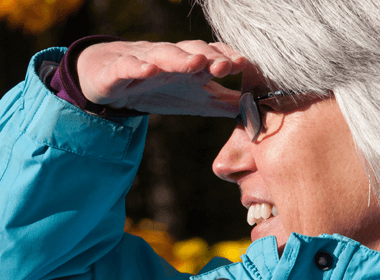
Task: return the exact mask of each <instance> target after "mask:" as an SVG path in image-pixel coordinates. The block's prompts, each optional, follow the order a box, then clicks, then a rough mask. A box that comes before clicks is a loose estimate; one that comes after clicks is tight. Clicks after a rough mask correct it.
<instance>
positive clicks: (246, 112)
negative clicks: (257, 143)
mask: <svg viewBox="0 0 380 280" xmlns="http://www.w3.org/2000/svg"><path fill="white" fill-rule="evenodd" d="M239 106H240V114H241V118H242V121H243V123H244V126H245V130H246V131H247V133H248V136H249V137H250V138H251V139H252V141H254V140H256V138H257V136H258V135H259V133H260V129H261V119H260V114H259V111H258V109H257V106H256V103H255V101H254V100H253V95H252V94H251V93H249V92H247V93H244V94H243V95H242V96H241V97H240V101H239Z"/></svg>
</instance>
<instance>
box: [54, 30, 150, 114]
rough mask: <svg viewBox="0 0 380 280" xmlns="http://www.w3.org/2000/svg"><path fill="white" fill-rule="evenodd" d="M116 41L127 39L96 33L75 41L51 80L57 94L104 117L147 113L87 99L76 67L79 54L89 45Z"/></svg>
mask: <svg viewBox="0 0 380 280" xmlns="http://www.w3.org/2000/svg"><path fill="white" fill-rule="evenodd" d="M114 41H125V39H123V38H118V37H114V36H108V35H95V36H89V37H85V38H82V39H80V40H78V41H75V42H74V43H73V44H72V45H71V46H70V47H69V48H68V49H67V52H66V53H65V55H64V56H63V58H62V61H61V63H60V65H59V68H58V69H57V70H56V72H55V74H54V76H53V78H52V80H51V82H50V86H51V87H52V88H53V89H54V90H55V91H56V95H57V96H58V97H60V98H62V99H63V100H66V101H67V102H69V103H71V104H73V105H75V106H77V107H79V108H81V109H83V110H86V111H89V112H91V113H95V114H97V115H100V116H103V117H131V116H141V115H146V114H147V113H144V112H139V111H136V110H129V109H126V108H122V109H112V108H109V107H107V106H106V105H99V104H95V103H92V102H91V101H89V100H87V99H86V97H85V96H84V95H83V93H82V91H81V89H80V86H79V79H78V74H77V68H76V64H77V60H78V56H79V54H80V53H81V52H82V51H83V50H84V49H85V48H87V47H88V46H91V45H94V44H98V43H105V42H114Z"/></svg>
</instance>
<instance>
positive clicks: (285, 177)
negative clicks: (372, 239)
mask: <svg viewBox="0 0 380 280" xmlns="http://www.w3.org/2000/svg"><path fill="white" fill-rule="evenodd" d="M335 119H337V118H335ZM292 123H293V124H297V122H292ZM285 128H286V129H285ZM308 128H309V129H308ZM312 128H313V129H310V127H308V126H303V125H302V124H300V125H294V126H292V127H285V126H284V127H283V128H282V131H281V133H278V135H276V137H275V136H273V137H271V138H268V139H266V140H265V141H262V142H261V143H260V148H259V149H257V147H256V150H255V153H256V165H257V168H258V170H259V171H260V176H261V177H262V180H263V181H264V182H265V184H266V186H267V188H268V190H269V192H270V194H271V196H272V198H273V200H274V201H275V204H276V206H277V208H278V210H279V213H280V216H281V220H282V223H283V225H284V227H285V231H286V232H287V233H288V234H289V233H291V232H298V233H301V234H306V235H313V236H316V235H319V234H321V233H341V234H345V235H348V232H349V231H350V230H351V227H352V224H353V223H354V221H355V220H357V219H359V217H358V215H359V214H358V213H357V211H355V210H354V209H355V207H353V206H356V205H360V204H361V203H363V199H362V196H361V195H359V192H360V189H361V187H360V186H361V185H362V184H363V182H364V183H366V184H368V183H367V182H366V177H365V175H364V172H363V171H362V167H361V164H360V160H359V159H358V157H357V154H356V152H355V148H354V145H353V142H352V139H351V136H350V134H349V130H348V128H345V127H342V126H339V125H338V126H334V125H331V126H327V125H325V126H324V125H319V126H318V125H313V126H312ZM342 143H344V144H342ZM258 146H259V145H258ZM363 177H364V178H363ZM342 202H344V203H342ZM342 221H343V222H342Z"/></svg>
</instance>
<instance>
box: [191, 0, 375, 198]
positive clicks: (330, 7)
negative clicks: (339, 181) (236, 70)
mask: <svg viewBox="0 0 380 280" xmlns="http://www.w3.org/2000/svg"><path fill="white" fill-rule="evenodd" d="M198 3H200V4H201V5H202V6H203V9H204V11H205V14H206V16H207V18H208V20H209V22H210V24H211V26H212V27H213V28H214V31H215V34H216V35H217V36H218V38H219V39H220V40H221V41H223V42H225V43H227V44H228V45H230V46H232V47H233V48H234V49H236V50H237V51H238V52H240V53H241V54H243V55H244V56H246V57H247V58H248V59H249V60H250V61H251V62H254V63H256V64H257V65H258V66H259V67H260V69H261V71H262V72H263V74H264V76H266V77H268V78H269V79H271V80H272V81H274V82H275V84H276V85H277V86H279V87H280V88H284V89H291V90H294V91H296V92H315V93H316V94H319V95H321V96H323V95H326V94H327V93H328V91H329V90H332V91H333V92H334V95H335V98H336V100H337V102H338V104H339V107H340V109H341V111H342V113H343V115H344V117H345V119H346V121H347V123H348V125H349V127H350V130H351V133H352V136H353V139H354V141H355V144H356V147H357V151H358V154H359V156H361V159H362V163H363V167H364V170H365V172H366V174H367V176H368V178H369V181H370V183H371V184H372V188H373V191H374V193H375V195H376V198H377V200H378V202H379V203H380V190H379V186H380V184H379V182H380V1H375V0H334V1H331V0H198Z"/></svg>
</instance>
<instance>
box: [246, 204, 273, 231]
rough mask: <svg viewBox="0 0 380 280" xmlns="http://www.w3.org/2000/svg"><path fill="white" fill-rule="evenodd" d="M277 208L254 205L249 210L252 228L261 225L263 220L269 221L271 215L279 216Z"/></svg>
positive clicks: (267, 205)
mask: <svg viewBox="0 0 380 280" xmlns="http://www.w3.org/2000/svg"><path fill="white" fill-rule="evenodd" d="M277 214H278V212H277V208H276V206H273V207H272V206H271V205H269V204H267V203H260V204H258V203H257V204H252V205H251V206H250V207H249V209H248V215H247V222H248V224H249V225H250V226H253V225H254V224H259V223H261V222H262V221H263V220H267V219H268V218H269V217H270V216H271V215H273V216H277Z"/></svg>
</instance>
